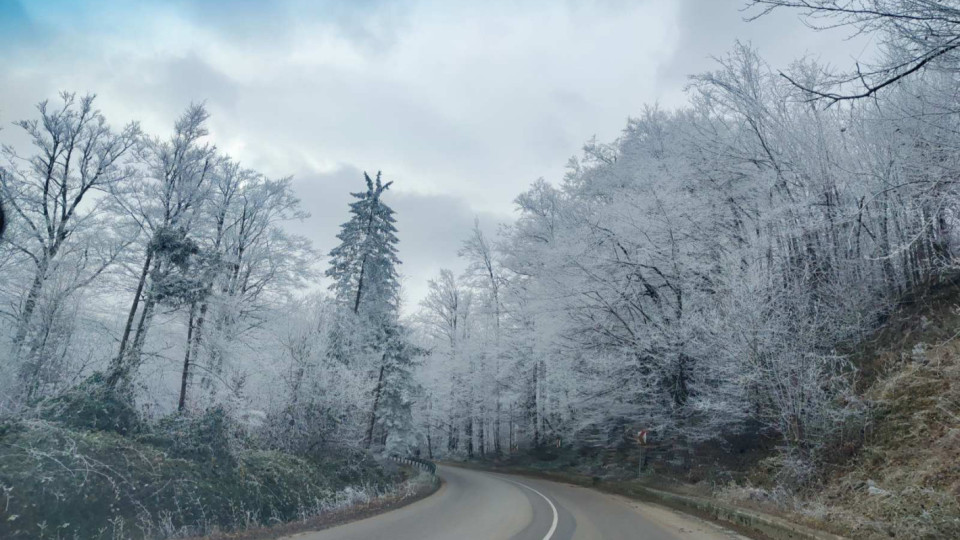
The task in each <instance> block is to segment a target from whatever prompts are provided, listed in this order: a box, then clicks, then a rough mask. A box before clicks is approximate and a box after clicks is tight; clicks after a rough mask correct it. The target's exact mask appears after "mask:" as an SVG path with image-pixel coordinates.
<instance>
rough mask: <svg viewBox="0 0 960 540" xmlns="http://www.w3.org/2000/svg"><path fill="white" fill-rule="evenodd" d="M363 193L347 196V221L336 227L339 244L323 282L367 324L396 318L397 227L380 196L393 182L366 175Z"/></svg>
mask: <svg viewBox="0 0 960 540" xmlns="http://www.w3.org/2000/svg"><path fill="white" fill-rule="evenodd" d="M363 177H364V180H365V181H366V187H367V189H366V191H361V192H357V193H351V195H352V196H353V197H354V198H355V199H357V200H356V201H354V202H352V203H350V214H351V216H350V221H348V222H346V223H344V224H343V225H342V226H341V227H340V234H338V235H337V238H338V239H340V244H339V245H338V246H337V247H335V248H334V249H333V250H332V251H331V252H330V268H329V269H328V270H327V277H329V278H331V279H332V280H333V281H334V283H333V285H331V287H330V288H331V291H333V293H334V296H335V297H336V299H337V301H338V302H340V303H341V304H342V305H343V306H344V307H346V308H348V309H350V310H351V311H353V313H355V314H357V315H361V314H362V315H363V316H364V317H365V318H369V319H371V320H382V321H389V320H391V319H394V318H396V316H397V314H396V313H397V308H398V302H399V295H398V293H399V289H400V282H399V279H398V273H397V266H398V265H399V264H400V260H399V259H398V258H397V242H398V240H397V236H396V233H397V228H396V226H395V225H394V223H395V222H396V220H395V219H394V217H393V214H394V212H393V209H392V208H390V207H389V206H387V204H386V203H384V202H383V199H382V197H383V194H384V192H386V190H387V189H389V188H390V185H391V184H393V182H387V183H385V184H384V183H383V182H382V180H381V175H380V173H379V172H378V173H377V177H376V180H372V179H371V178H370V176H369V175H367V174H366V173H364V174H363Z"/></svg>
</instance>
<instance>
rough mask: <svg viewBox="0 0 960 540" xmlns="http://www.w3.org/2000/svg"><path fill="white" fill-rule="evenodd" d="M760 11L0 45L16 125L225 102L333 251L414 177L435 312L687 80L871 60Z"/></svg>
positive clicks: (119, 7)
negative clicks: (66, 102) (740, 47)
mask: <svg viewBox="0 0 960 540" xmlns="http://www.w3.org/2000/svg"><path fill="white" fill-rule="evenodd" d="M740 6H741V2H739V1H738V0H683V1H671V0H648V1H637V2H628V1H612V0H611V1H600V0H597V1H583V2H573V1H566V2H556V1H554V2H548V1H535V2H523V3H517V2H482V3H481V2H452V1H440V0H432V1H426V0H421V1H409V2H369V1H364V2H349V3H346V2H308V1H306V0H286V1H281V2H261V1H257V0H247V1H243V2H213V1H207V2H200V1H197V2H188V1H180V2H173V3H159V2H157V3H141V4H137V5H135V6H134V5H131V4H129V3H126V2H124V3H119V2H109V1H107V2H93V3H90V4H87V5H85V6H84V8H83V9H77V8H70V7H69V4H67V3H62V2H60V3H39V2H37V3H33V2H24V3H22V5H21V7H22V8H23V9H21V10H11V11H10V13H17V14H18V15H17V16H18V17H23V14H24V13H25V14H26V17H28V18H29V19H30V20H29V21H26V22H25V21H19V20H18V24H21V25H22V24H27V22H29V24H31V25H32V26H31V29H32V31H31V32H30V36H27V35H26V33H21V34H20V35H19V36H18V37H17V40H18V41H16V42H14V43H7V44H6V45H0V55H2V56H3V58H4V69H3V70H0V119H2V120H3V121H5V122H6V121H9V120H13V119H18V118H22V117H25V116H29V115H30V114H31V111H32V105H33V103H35V102H36V101H38V100H39V99H41V98H44V97H51V96H53V95H54V94H55V93H56V91H58V90H60V89H69V90H77V91H80V92H83V91H93V92H97V93H98V94H99V95H100V98H101V99H100V106H101V108H102V109H103V110H104V112H105V113H106V114H107V116H108V118H109V119H111V121H112V122H114V123H115V124H121V123H123V122H125V121H127V120H129V119H139V120H141V121H142V122H143V124H144V127H145V128H146V129H148V130H150V131H152V132H156V133H160V134H162V133H166V132H167V131H168V129H169V126H170V125H171V124H172V121H173V119H174V117H175V116H176V115H177V113H178V112H179V111H180V110H181V109H182V108H183V107H185V106H186V105H187V104H188V103H189V102H190V101H205V102H206V103H207V105H208V107H209V109H210V111H211V113H212V114H213V118H212V133H213V137H214V139H215V141H216V142H217V143H218V144H219V145H220V146H221V147H222V148H224V149H226V150H227V151H229V152H231V153H232V154H235V157H237V158H239V159H240V160H241V161H243V162H244V163H245V164H247V165H249V166H253V167H256V168H259V169H261V170H263V171H264V172H266V173H267V174H270V175H273V176H283V175H287V174H294V175H296V176H297V178H298V181H297V187H298V189H299V190H300V192H301V197H302V198H303V200H304V202H305V205H306V206H307V207H308V209H310V210H311V211H312V212H313V214H314V217H313V218H312V219H311V221H310V222H309V223H307V224H304V225H301V226H298V230H300V231H301V232H303V233H304V234H307V235H308V236H309V237H311V238H312V239H313V240H314V241H315V243H316V244H317V245H318V247H319V248H320V249H322V250H324V251H328V250H329V248H330V247H332V244H333V242H335V238H334V235H335V234H336V227H337V224H339V223H340V222H342V221H344V220H345V219H346V201H347V194H346V190H351V189H356V187H357V186H358V185H359V183H360V182H361V177H360V176H359V171H360V170H370V171H375V170H377V169H382V170H383V171H384V174H385V176H386V177H387V178H389V179H391V180H395V181H396V184H395V191H394V193H393V196H394V198H395V201H396V207H397V210H398V212H399V214H400V215H399V220H400V224H401V226H402V227H404V229H403V230H402V231H401V239H402V241H403V245H402V246H401V256H402V258H403V259H404V260H405V262H406V264H405V265H404V272H405V273H406V274H407V275H408V277H409V279H408V282H407V285H406V287H407V290H408V293H409V295H410V296H411V302H410V303H409V304H415V303H416V300H417V299H418V298H419V297H420V296H422V294H423V291H424V284H425V282H426V279H427V278H429V277H431V276H430V275H424V274H425V273H432V272H434V271H435V270H436V269H438V268H439V267H441V266H454V267H457V266H459V264H458V262H457V261H456V254H455V251H456V250H455V246H456V245H458V244H459V241H458V239H459V238H462V237H464V236H465V235H466V234H467V232H468V230H469V227H470V226H471V225H472V221H473V215H474V214H476V213H486V216H487V217H488V218H490V219H495V218H493V216H504V215H508V213H509V212H510V210H511V208H512V200H513V198H514V196H515V195H516V194H517V193H519V192H520V191H522V190H523V189H525V187H526V186H527V184H528V183H529V182H531V181H532V180H534V179H536V178H537V177H540V176H544V177H546V178H548V179H557V178H559V176H560V174H561V173H562V170H563V166H564V164H565V163H566V160H567V158H568V157H569V156H570V155H572V154H575V153H577V152H578V151H579V148H580V147H581V145H582V143H583V141H585V140H586V139H588V138H589V137H591V136H592V135H594V134H596V135H598V137H599V138H600V139H602V140H608V139H611V138H613V137H615V136H616V135H617V134H618V133H619V131H620V129H621V128H622V127H623V125H624V123H625V119H626V117H627V116H628V115H630V114H635V113H636V112H638V111H639V110H640V109H641V107H642V105H643V104H644V103H649V102H653V101H657V100H659V101H661V102H663V103H665V104H668V105H675V104H679V103H682V101H683V94H682V87H683V85H684V84H685V78H684V76H685V75H686V74H687V73H690V72H692V71H699V70H702V69H705V68H708V67H709V66H710V64H709V59H708V57H709V56H710V55H716V54H720V53H722V52H723V51H724V50H726V49H727V48H729V46H730V45H731V44H732V43H733V40H734V39H735V38H737V37H741V38H746V39H752V40H753V42H754V44H755V45H757V46H758V47H760V49H761V52H762V53H765V54H766V55H767V56H768V57H770V58H773V59H774V61H773V63H774V65H783V64H784V63H785V62H787V61H789V59H791V58H793V57H795V56H797V55H799V54H802V53H804V52H806V51H808V50H809V51H812V52H814V53H818V52H821V53H825V54H828V55H829V57H830V59H832V60H835V61H837V60H843V59H846V58H848V57H849V56H850V55H851V53H853V54H856V53H857V52H858V51H859V50H861V49H862V45H856V46H854V45H853V44H849V43H844V42H842V41H840V40H839V39H838V36H837V35H833V36H829V39H825V37H824V36H822V35H817V34H814V33H813V32H811V31H810V30H808V29H806V28H804V27H803V26H802V25H800V24H799V23H798V22H796V21H795V20H793V18H792V17H791V16H790V15H787V14H781V15H778V16H776V18H775V19H771V20H769V21H766V20H762V21H760V22H757V23H753V24H751V25H747V24H746V23H743V22H742V20H741V18H742V14H741V13H739V12H738V11H737V10H738V8H739V7H740ZM0 7H2V6H0ZM5 13H7V12H6V11H4V10H2V9H0V17H4V16H5V15H4V14H5ZM0 22H3V21H0ZM2 27H3V26H2V25H0V28H2ZM858 47H859V48H858ZM9 131H11V130H4V131H3V132H2V133H0V138H2V139H4V140H8V139H9V136H10V134H9V133H8V132H9ZM353 176H355V178H352V177H353ZM350 178H352V180H350ZM489 225H490V226H491V229H492V225H493V224H492V223H491V224H489ZM418 235H419V236H418ZM423 235H429V238H427V237H421V236H423Z"/></svg>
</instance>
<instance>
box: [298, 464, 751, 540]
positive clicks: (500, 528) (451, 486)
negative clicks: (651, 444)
mask: <svg viewBox="0 0 960 540" xmlns="http://www.w3.org/2000/svg"><path fill="white" fill-rule="evenodd" d="M438 474H439V475H440V477H441V478H442V479H443V480H444V485H443V487H441V488H440V490H439V491H438V492H437V493H435V494H434V495H431V496H430V497H427V498H426V499H423V500H422V501H418V502H416V503H413V504H411V505H409V506H405V507H403V508H400V509H399V510H394V511H392V512H387V513H385V514H380V515H378V516H373V517H370V518H367V519H363V520H360V521H355V522H352V523H347V524H344V525H340V526H338V527H334V528H331V529H327V530H324V531H318V532H308V533H301V534H298V535H295V536H292V537H290V539H291V540H293V539H296V540H572V539H576V540H581V539H582V540H619V539H633V538H637V539H643V540H677V539H685V540H720V539H722V540H730V539H731V538H743V537H741V536H739V535H737V534H735V533H733V532H730V531H726V530H724V529H721V528H720V527H718V526H716V525H713V524H711V523H707V522H705V521H702V520H699V519H697V518H694V517H689V516H685V515H682V514H678V513H676V512H673V511H671V510H668V509H665V508H661V507H658V506H653V505H647V504H642V503H638V502H636V501H631V500H628V499H625V498H622V497H618V496H615V495H609V494H606V493H601V492H599V491H595V490H592V489H588V488H584V487H579V486H572V485H568V484H561V483H557V482H550V481H547V480H539V479H532V478H526V477H521V476H513V475H507V474H499V473H489V472H482V471H475V470H470V469H461V468H459V467H450V466H441V467H440V468H439V469H438Z"/></svg>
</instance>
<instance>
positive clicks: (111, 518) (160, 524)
mask: <svg viewBox="0 0 960 540" xmlns="http://www.w3.org/2000/svg"><path fill="white" fill-rule="evenodd" d="M164 442H165V441H164V438H163V437H157V436H156V435H153V436H144V435H142V436H137V437H131V436H123V435H120V434H118V433H115V432H111V431H88V430H80V429H75V428H68V427H64V426H63V425H61V424H58V423H55V422H50V421H44V420H35V421H29V422H17V423H11V424H5V425H3V426H2V427H0V490H2V491H0V538H10V539H16V538H57V539H59V538H63V539H68V538H84V539H114V538H137V539H139V538H143V539H154V538H175V537H186V536H192V535H200V534H207V533H211V532H215V531H230V530H238V529H243V528H246V527H250V526H262V525H269V524H274V523H280V522H285V521H290V520H297V519H305V518H307V517H309V516H313V515H316V514H319V513H322V512H324V511H327V510H329V509H332V508H338V507H341V506H343V505H344V504H349V503H351V502H356V501H364V500H366V499H369V498H370V497H371V496H374V495H376V494H379V493H383V492H385V491H389V490H390V489H392V488H393V486H394V485H395V483H396V482H397V480H398V478H397V477H395V476H391V475H388V474H387V473H385V472H384V470H383V469H382V468H381V467H380V466H379V465H378V464H377V463H376V462H374V461H373V460H372V459H371V458H369V457H367V456H366V455H364V454H362V453H357V452H348V451H340V452H336V453H334V452H328V453H326V454H321V455H317V456H313V457H312V458H310V459H307V458H304V457H297V456H292V455H288V454H283V453H280V452H274V451H265V450H251V449H243V448H240V449H236V450H231V451H230V452H229V454H228V455H226V454H224V453H223V452H216V451H207V452H178V451H176V449H172V448H171V445H170V444H169V440H168V441H166V443H167V444H164Z"/></svg>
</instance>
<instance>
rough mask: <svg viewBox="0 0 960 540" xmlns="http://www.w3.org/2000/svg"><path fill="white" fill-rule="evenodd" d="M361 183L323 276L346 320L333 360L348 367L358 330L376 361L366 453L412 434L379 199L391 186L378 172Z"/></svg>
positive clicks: (390, 241) (388, 240) (405, 353)
mask: <svg viewBox="0 0 960 540" xmlns="http://www.w3.org/2000/svg"><path fill="white" fill-rule="evenodd" d="M363 177H364V180H366V184H367V190H366V191H365V192H359V193H352V194H351V195H353V196H354V197H355V198H356V199H357V200H356V201H354V202H352V203H350V214H351V216H350V221H348V222H346V223H344V224H343V225H342V226H341V229H340V234H339V235H337V238H339V239H340V245H338V246H337V247H336V248H334V249H333V251H331V252H330V259H331V264H330V268H329V269H328V270H327V273H326V275H327V276H328V277H330V278H332V279H333V284H332V285H331V286H330V289H331V291H333V293H334V295H335V297H336V300H337V303H338V305H339V306H340V309H341V312H342V313H343V315H344V317H341V324H338V325H336V328H335V330H334V335H333V336H332V340H331V342H332V346H331V349H332V355H333V356H334V357H336V358H338V359H339V360H340V361H343V362H350V361H351V359H350V358H349V356H350V354H349V352H348V350H350V349H351V348H350V347H346V346H345V343H346V342H347V341H348V340H349V339H351V338H353V339H355V338H356V332H354V331H353V330H355V329H356V328H352V327H353V326H354V325H356V326H359V327H360V329H361V332H359V335H360V336H362V338H361V339H363V340H364V341H365V343H362V346H361V348H362V349H363V350H365V351H366V352H367V353H373V354H372V355H371V356H373V357H375V358H377V359H378V362H377V363H376V364H375V365H374V366H370V367H371V368H372V369H370V374H371V382H372V381H374V380H375V381H376V382H375V384H373V391H372V396H371V398H372V403H371V409H370V417H369V419H368V421H367V426H366V430H365V431H366V433H365V434H364V444H365V446H366V447H367V448H370V447H371V446H372V445H373V443H374V442H377V443H378V444H380V445H384V444H386V441H387V438H388V435H390V434H391V433H392V434H393V437H392V439H391V440H403V439H404V438H405V436H406V433H405V432H406V431H409V430H410V429H411V428H410V426H411V419H410V402H409V396H410V395H411V394H412V384H413V383H412V377H411V375H410V371H411V366H412V363H413V358H412V356H413V355H412V352H411V351H412V348H411V347H409V346H408V345H407V343H406V340H405V339H404V335H405V332H404V331H403V329H402V328H401V326H400V324H399V320H398V319H399V303H400V281H399V276H398V273H397V265H399V264H400V260H399V258H398V257H397V242H398V240H397V236H396V233H397V228H396V226H395V223H396V220H395V219H394V217H393V214H394V212H393V210H392V209H391V208H390V207H389V206H387V205H386V204H385V203H384V202H383V199H382V196H383V193H384V192H385V191H386V190H387V189H388V188H389V187H390V185H391V184H392V182H387V183H383V181H382V180H381V175H380V173H379V172H378V173H377V177H376V179H375V180H373V179H371V178H370V176H369V175H368V174H366V173H364V175H363ZM348 321H349V323H348ZM348 333H349V334H351V336H347V334H348ZM353 350H354V351H356V349H353Z"/></svg>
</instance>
